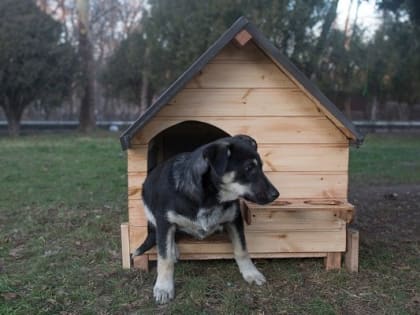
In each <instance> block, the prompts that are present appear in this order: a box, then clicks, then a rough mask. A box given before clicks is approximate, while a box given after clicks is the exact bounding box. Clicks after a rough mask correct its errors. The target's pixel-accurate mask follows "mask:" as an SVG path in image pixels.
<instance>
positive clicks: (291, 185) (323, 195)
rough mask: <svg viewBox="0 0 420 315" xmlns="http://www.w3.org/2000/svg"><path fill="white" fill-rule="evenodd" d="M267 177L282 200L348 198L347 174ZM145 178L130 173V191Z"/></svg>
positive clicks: (136, 187) (292, 174) (273, 174)
mask: <svg viewBox="0 0 420 315" xmlns="http://www.w3.org/2000/svg"><path fill="white" fill-rule="evenodd" d="M266 175H267V177H268V178H269V179H270V180H271V181H272V183H273V184H274V185H275V186H276V187H277V189H278V190H279V192H280V197H281V199H286V200H287V199H302V198H304V199H308V200H310V199H338V200H345V199H346V198H347V172H341V173H316V172H266ZM144 176H145V173H140V172H133V173H129V174H128V178H129V182H130V183H131V184H130V186H129V191H140V190H141V185H142V183H143V179H142V178H144ZM129 198H130V199H140V195H139V194H131V195H129Z"/></svg>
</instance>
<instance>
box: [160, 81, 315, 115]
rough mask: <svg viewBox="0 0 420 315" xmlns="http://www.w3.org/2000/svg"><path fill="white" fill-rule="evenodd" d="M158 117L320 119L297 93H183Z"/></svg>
mask: <svg viewBox="0 0 420 315" xmlns="http://www.w3.org/2000/svg"><path fill="white" fill-rule="evenodd" d="M158 116H159V117H165V116H166V117H169V116H172V117H200V116H210V117H226V116H232V117H234V116H323V114H322V113H321V112H320V111H319V110H318V108H317V107H316V105H315V103H314V102H313V101H312V100H311V99H309V98H308V97H307V96H306V95H305V94H304V93H303V92H302V91H300V90H297V89H256V88H249V89H226V88H225V89H184V90H182V91H181V92H179V93H178V94H177V95H176V96H175V98H173V99H172V100H171V101H170V102H169V103H168V104H167V105H166V106H165V107H164V108H162V110H161V111H160V112H159V114H158Z"/></svg>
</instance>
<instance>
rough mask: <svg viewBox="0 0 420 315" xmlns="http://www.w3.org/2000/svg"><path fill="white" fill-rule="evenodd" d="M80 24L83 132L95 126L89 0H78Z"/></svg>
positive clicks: (81, 127) (80, 115) (81, 120)
mask: <svg viewBox="0 0 420 315" xmlns="http://www.w3.org/2000/svg"><path fill="white" fill-rule="evenodd" d="M77 15H78V26H79V54H80V59H81V69H82V72H83V73H82V79H81V83H82V96H81V102H80V113H79V122H80V126H79V128H80V130H81V131H82V132H90V131H92V130H93V129H94V128H95V125H96V122H95V66H94V60H93V52H92V43H91V41H90V37H89V0H77Z"/></svg>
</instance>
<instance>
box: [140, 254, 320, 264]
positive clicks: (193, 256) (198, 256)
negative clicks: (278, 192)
mask: <svg viewBox="0 0 420 315" xmlns="http://www.w3.org/2000/svg"><path fill="white" fill-rule="evenodd" d="M249 255H250V256H251V258H311V257H312V258H313V257H325V256H326V255H327V253H317V252H310V253H250V254H249ZM147 256H148V257H149V260H156V259H157V255H156V254H149V255H147ZM179 259H180V260H209V259H233V254H232V253H230V254H229V253H224V254H223V253H220V254H211V255H209V254H195V253H188V254H180V257H179ZM134 267H135V266H134Z"/></svg>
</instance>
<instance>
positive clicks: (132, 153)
mask: <svg viewBox="0 0 420 315" xmlns="http://www.w3.org/2000/svg"><path fill="white" fill-rule="evenodd" d="M147 148H148V146H147V145H137V146H135V147H132V148H130V149H128V150H127V170H128V171H129V172H130V170H139V171H140V170H141V171H147V153H148V152H147Z"/></svg>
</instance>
